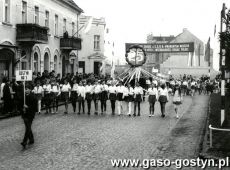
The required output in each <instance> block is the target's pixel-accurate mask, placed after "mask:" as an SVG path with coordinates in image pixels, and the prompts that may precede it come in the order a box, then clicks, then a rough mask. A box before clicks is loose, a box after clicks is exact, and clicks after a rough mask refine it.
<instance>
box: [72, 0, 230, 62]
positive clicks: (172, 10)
mask: <svg viewBox="0 0 230 170" xmlns="http://www.w3.org/2000/svg"><path fill="white" fill-rule="evenodd" d="M75 2H76V3H77V5H79V7H81V8H82V9H83V10H84V14H83V15H90V16H94V17H104V18H105V19H106V23H107V26H108V27H109V28H110V30H111V34H113V37H114V41H115V45H116V50H115V55H116V56H119V57H120V58H122V57H124V53H125V51H124V47H125V43H126V42H134V43H135V42H140V43H145V42H146V37H147V34H149V33H152V34H153V35H156V36H158V35H162V36H164V35H166V36H167V35H175V36H176V35H178V34H179V33H181V32H182V30H183V28H187V29H188V30H189V31H190V32H192V33H193V34H194V35H196V36H197V37H198V38H200V39H201V40H202V41H204V42H205V43H206V42H207V41H208V38H209V36H210V37H211V46H212V48H214V50H215V49H216V47H218V44H217V43H214V41H213V35H214V26H215V24H216V30H217V31H216V32H218V31H219V27H220V11H221V9H222V4H223V3H226V6H227V7H228V8H230V0H97V1H95V0H75ZM216 38H217V37H216ZM215 51H216V55H215V60H216V58H217V52H218V50H217V49H216V50H215Z"/></svg>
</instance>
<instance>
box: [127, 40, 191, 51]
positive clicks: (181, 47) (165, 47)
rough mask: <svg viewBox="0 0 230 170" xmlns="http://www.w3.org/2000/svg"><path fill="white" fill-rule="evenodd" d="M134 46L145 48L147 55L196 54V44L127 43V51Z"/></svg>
mask: <svg viewBox="0 0 230 170" xmlns="http://www.w3.org/2000/svg"><path fill="white" fill-rule="evenodd" d="M133 45H139V46H141V47H142V48H144V50H145V52H146V53H158V52H166V53H172V52H194V42H188V43H159V44H158V43H157V44H149V43H148V44H143V43H141V44H135V43H126V44H125V46H126V51H127V50H128V49H129V48H130V47H131V46H133Z"/></svg>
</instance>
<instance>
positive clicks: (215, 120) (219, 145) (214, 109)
mask: <svg viewBox="0 0 230 170" xmlns="http://www.w3.org/2000/svg"><path fill="white" fill-rule="evenodd" d="M229 101H230V96H229V95H228V96H226V99H225V104H226V110H225V114H227V120H226V121H225V122H224V123H223V127H221V125H220V110H221V96H220V94H212V95H211V98H210V103H209V112H208V120H207V127H206V134H205V138H204V142H203V149H202V152H201V153H200V156H201V157H203V158H214V159H219V158H225V157H227V156H230V144H229V141H230V132H221V131H213V138H212V139H213V148H210V146H209V145H210V142H209V140H210V136H209V128H208V126H209V125H212V127H215V128H225V129H230V116H229V111H230V110H229V105H230V104H229Z"/></svg>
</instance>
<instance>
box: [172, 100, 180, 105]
mask: <svg viewBox="0 0 230 170" xmlns="http://www.w3.org/2000/svg"><path fill="white" fill-rule="evenodd" d="M173 104H175V105H180V104H182V102H181V101H175V102H173Z"/></svg>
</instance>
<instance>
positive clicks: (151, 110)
mask: <svg viewBox="0 0 230 170" xmlns="http://www.w3.org/2000/svg"><path fill="white" fill-rule="evenodd" d="M154 110H155V102H149V113H150V114H152V115H153V114H154Z"/></svg>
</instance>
